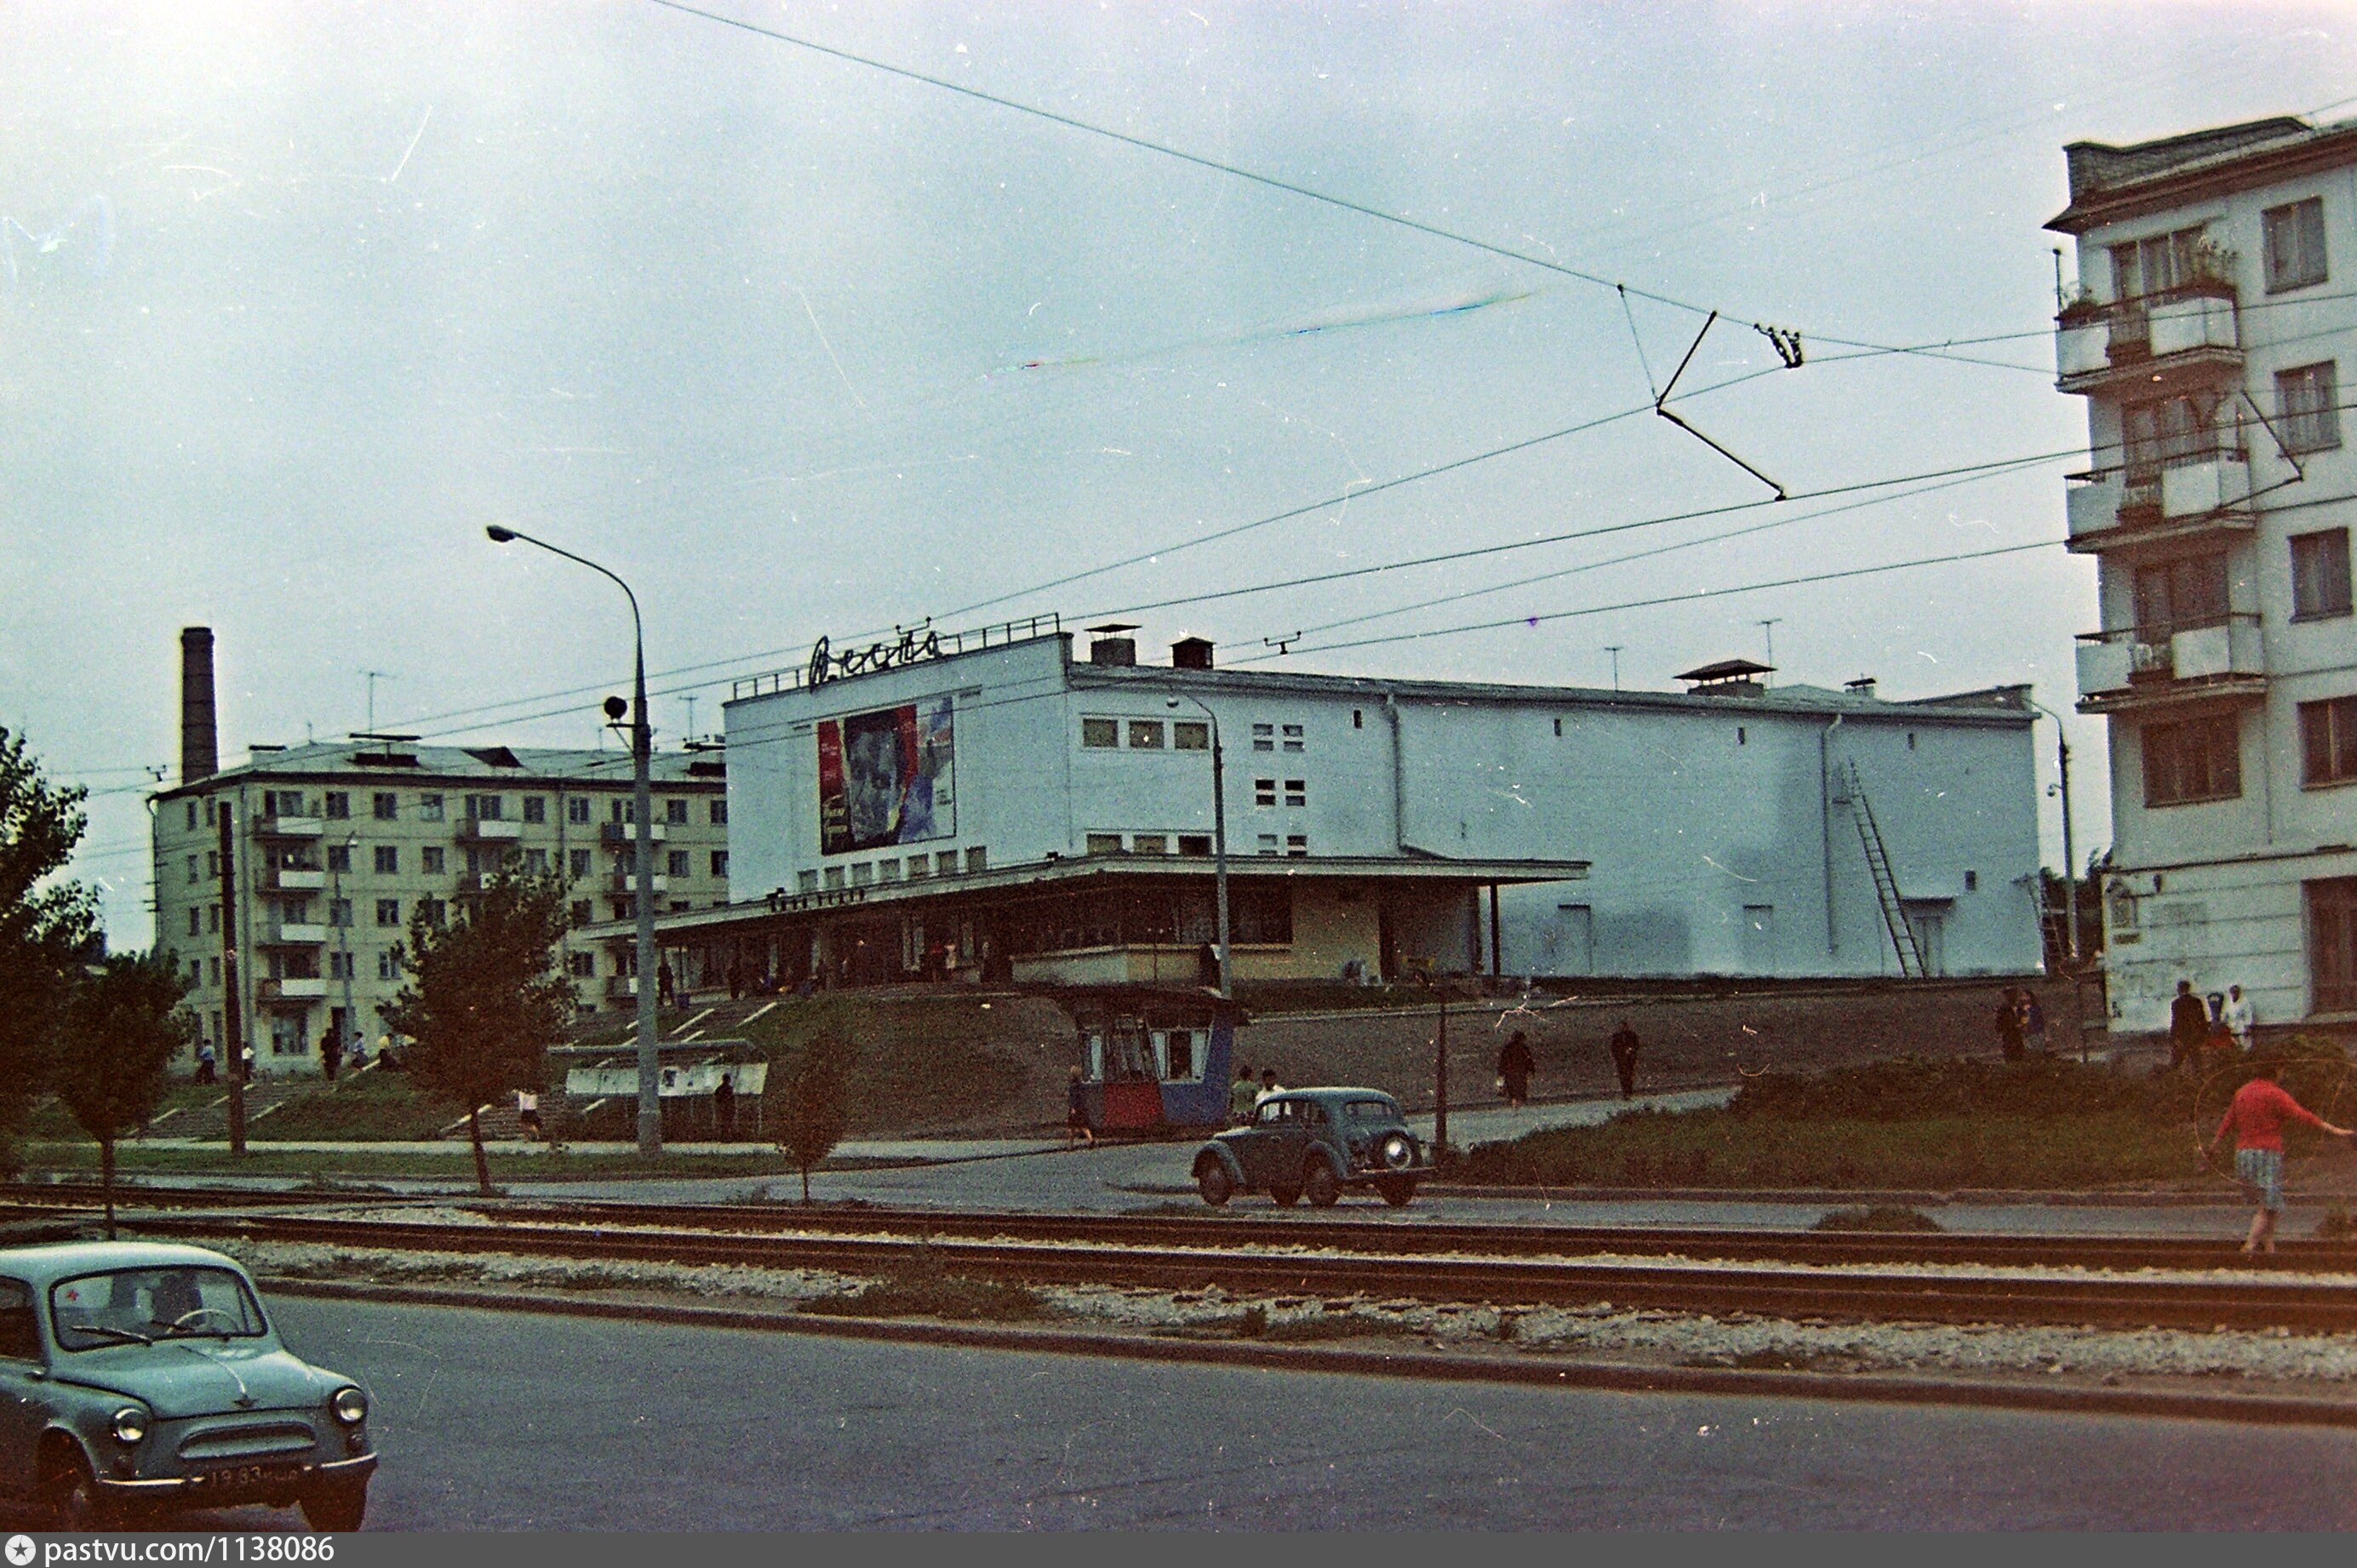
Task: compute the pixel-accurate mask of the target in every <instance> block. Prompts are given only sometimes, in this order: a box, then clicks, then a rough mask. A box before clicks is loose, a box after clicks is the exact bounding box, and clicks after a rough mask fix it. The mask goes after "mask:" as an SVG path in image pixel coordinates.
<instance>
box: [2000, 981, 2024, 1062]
mask: <svg viewBox="0 0 2357 1568" xmlns="http://www.w3.org/2000/svg"><path fill="white" fill-rule="evenodd" d="M2021 1040H2022V1015H2021V993H2020V992H2018V991H2017V990H2016V989H2014V988H2013V987H2012V986H2010V985H2008V986H2007V987H2006V988H2005V991H2004V993H2003V994H2001V995H2000V996H1998V998H1997V1001H1996V1045H1997V1049H1998V1050H1999V1051H2001V1052H2003V1053H2004V1055H2005V1059H2006V1060H2007V1061H2009V1062H2018V1061H2019V1060H2020V1059H2021V1055H2022V1046H2021Z"/></svg>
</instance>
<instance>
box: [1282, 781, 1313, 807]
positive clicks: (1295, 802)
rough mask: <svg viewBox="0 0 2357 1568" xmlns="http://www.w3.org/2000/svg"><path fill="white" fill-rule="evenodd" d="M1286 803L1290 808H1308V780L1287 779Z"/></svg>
mask: <svg viewBox="0 0 2357 1568" xmlns="http://www.w3.org/2000/svg"><path fill="white" fill-rule="evenodd" d="M1285 803H1286V805H1288V806H1307V805H1308V804H1309V781H1308V779H1286V781H1285Z"/></svg>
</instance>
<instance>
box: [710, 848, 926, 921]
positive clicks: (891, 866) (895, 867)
mask: <svg viewBox="0 0 2357 1568" xmlns="http://www.w3.org/2000/svg"><path fill="white" fill-rule="evenodd" d="M876 880H877V881H878V882H898V881H899V880H900V857H899V855H897V854H896V855H894V856H892V857H891V858H889V859H888V860H879V861H877V863H876ZM682 907H683V908H684V906H682Z"/></svg>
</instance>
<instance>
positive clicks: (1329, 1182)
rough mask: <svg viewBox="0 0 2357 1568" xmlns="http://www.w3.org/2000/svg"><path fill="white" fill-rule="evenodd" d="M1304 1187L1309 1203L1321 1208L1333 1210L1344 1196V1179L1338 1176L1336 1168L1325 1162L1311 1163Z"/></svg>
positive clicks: (1304, 1176) (1305, 1176)
mask: <svg viewBox="0 0 2357 1568" xmlns="http://www.w3.org/2000/svg"><path fill="white" fill-rule="evenodd" d="M1302 1187H1303V1188H1304V1190H1306V1191H1307V1192H1308V1194H1309V1201H1310V1202H1311V1203H1313V1204H1315V1205H1316V1206H1317V1207H1318V1208H1333V1207H1334V1204H1335V1202H1336V1200H1337V1199H1339V1198H1340V1197H1341V1196H1342V1178H1341V1177H1340V1176H1336V1175H1335V1174H1334V1167H1333V1166H1332V1165H1328V1164H1327V1163H1326V1162H1325V1161H1324V1160H1312V1161H1310V1162H1309V1169H1308V1171H1307V1172H1305V1173H1304V1175H1303V1177H1302Z"/></svg>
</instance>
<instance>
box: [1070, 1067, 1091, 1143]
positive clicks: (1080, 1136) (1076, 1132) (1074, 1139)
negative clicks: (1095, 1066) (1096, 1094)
mask: <svg viewBox="0 0 2357 1568" xmlns="http://www.w3.org/2000/svg"><path fill="white" fill-rule="evenodd" d="M1096 1141H1097V1130H1096V1129H1095V1128H1094V1127H1092V1126H1090V1125H1089V1097H1088V1090H1085V1089H1083V1088H1082V1085H1081V1069H1079V1068H1074V1069H1072V1080H1071V1084H1070V1085H1069V1086H1068V1087H1067V1088H1066V1089H1065V1090H1064V1146H1065V1147H1066V1148H1068V1149H1069V1148H1071V1147H1072V1146H1073V1145H1074V1144H1094V1143H1095V1142H1096Z"/></svg>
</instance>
